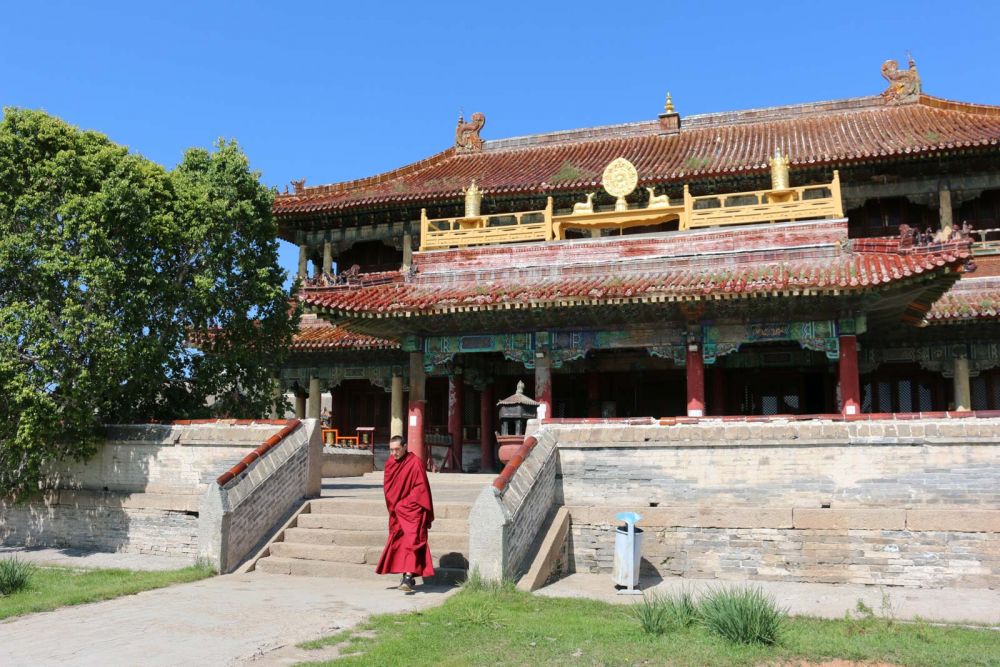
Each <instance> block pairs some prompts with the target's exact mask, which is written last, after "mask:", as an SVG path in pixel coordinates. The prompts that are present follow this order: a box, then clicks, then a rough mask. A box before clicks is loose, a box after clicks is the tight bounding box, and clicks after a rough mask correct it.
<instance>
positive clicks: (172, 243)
mask: <svg viewBox="0 0 1000 667" xmlns="http://www.w3.org/2000/svg"><path fill="white" fill-rule="evenodd" d="M272 200H273V194H272V192H271V191H270V190H269V189H268V188H266V187H264V186H263V185H262V184H261V183H260V181H259V175H258V174H257V173H255V172H252V171H250V169H249V165H248V161H247V159H246V157H245V156H244V155H243V153H242V152H241V151H240V149H239V147H238V146H237V145H236V144H235V143H233V142H224V141H220V142H219V143H218V144H217V145H216V147H215V150H214V151H212V152H210V151H206V150H201V149H191V150H189V151H187V153H186V154H185V155H184V159H183V160H182V162H181V163H180V164H179V165H178V166H177V167H175V168H174V169H173V170H169V171H168V170H166V169H164V168H163V167H161V166H160V165H157V164H155V163H153V162H151V161H149V160H147V159H145V158H143V157H142V156H139V155H136V154H133V153H129V151H128V150H127V149H126V148H125V147H123V146H119V145H116V144H115V143H113V142H112V141H110V140H109V139H108V138H107V137H105V136H104V135H102V134H99V133H96V132H91V131H81V130H79V129H77V128H75V127H72V126H70V125H68V124H66V123H64V122H63V121H61V120H59V119H57V118H54V117H52V116H49V115H47V114H45V113H43V112H39V111H29V110H23V109H5V110H4V117H3V121H2V122H0V493H2V492H15V493H17V492H20V491H25V490H29V489H31V488H34V487H35V485H36V484H37V482H38V481H39V480H40V479H41V478H42V476H43V475H44V474H45V467H46V465H47V464H48V463H49V462H52V461H57V460H60V459H64V458H67V457H73V458H83V457H86V456H87V455H89V454H90V453H92V452H93V451H94V447H95V445H96V443H97V442H98V441H99V438H100V436H101V431H102V424H106V423H115V422H135V421H148V420H166V419H176V418H189V417H199V416H209V411H210V409H209V408H207V407H206V398H207V397H209V396H214V397H215V398H216V401H217V402H216V403H215V405H214V406H213V409H214V410H215V411H216V413H219V412H222V413H226V414H233V415H238V416H245V417H254V416H260V415H262V414H264V413H265V412H266V411H267V410H268V409H269V407H270V403H271V400H272V397H271V383H270V377H272V376H273V375H274V373H275V371H276V370H277V367H278V365H279V364H280V363H281V360H282V358H283V356H284V354H285V351H286V350H287V348H288V344H289V342H290V340H291V336H292V334H293V332H294V330H295V328H296V326H297V321H298V313H297V310H295V309H293V308H292V307H291V306H290V305H289V304H290V295H289V293H288V292H287V291H285V290H284V289H283V287H282V285H283V282H284V278H285V274H284V271H282V270H281V268H280V267H279V266H278V261H277V240H276V236H277V229H276V225H275V223H274V220H273V219H272V217H271V204H272ZM194 343H197V345H195V344H194Z"/></svg>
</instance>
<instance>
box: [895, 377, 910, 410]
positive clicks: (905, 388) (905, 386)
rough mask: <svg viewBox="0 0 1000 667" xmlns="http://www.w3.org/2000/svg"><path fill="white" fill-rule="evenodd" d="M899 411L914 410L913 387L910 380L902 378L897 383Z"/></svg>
mask: <svg viewBox="0 0 1000 667" xmlns="http://www.w3.org/2000/svg"><path fill="white" fill-rule="evenodd" d="M896 395H897V396H898V399H897V400H898V403H897V405H898V406H899V410H898V411H899V412H913V387H912V383H911V382H910V381H909V380H900V381H899V383H898V384H897V385H896Z"/></svg>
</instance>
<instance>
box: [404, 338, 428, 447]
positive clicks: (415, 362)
mask: <svg viewBox="0 0 1000 667" xmlns="http://www.w3.org/2000/svg"><path fill="white" fill-rule="evenodd" d="M426 381H427V374H426V373H425V372H424V353H423V352H411V353H410V397H409V401H407V403H408V405H407V416H406V444H407V449H408V450H409V451H411V452H413V454H414V455H416V456H418V457H420V458H421V459H423V460H424V461H426V460H427V452H426V450H425V448H424V408H425V407H426V404H427V401H426V400H425V398H424V397H425V396H426V394H425V392H426V390H427V388H426Z"/></svg>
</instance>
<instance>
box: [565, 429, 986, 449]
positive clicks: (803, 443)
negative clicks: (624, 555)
mask: <svg viewBox="0 0 1000 667" xmlns="http://www.w3.org/2000/svg"><path fill="white" fill-rule="evenodd" d="M956 437H958V438H961V440H960V441H956ZM997 437H1000V431H998V434H997ZM997 437H993V438H972V437H968V436H955V437H950V438H888V437H886V438H878V437H874V438H848V439H846V440H843V439H836V438H830V439H827V440H812V439H810V440H805V439H789V440H785V441H779V440H777V439H770V440H766V439H756V440H735V439H734V440H696V439H694V438H689V439H684V440H674V441H669V440H651V441H642V442H637V441H634V440H631V441H630V440H623V441H615V442H582V441H576V440H567V439H563V438H560V439H559V441H558V442H557V443H556V447H557V448H558V449H691V448H698V449H712V448H714V449H726V448H733V447H752V448H762V447H834V446H835V447H844V446H855V447H870V446H886V447H889V446H899V445H909V446H913V447H920V446H922V445H935V446H965V445H970V446H987V445H992V446H996V444H997Z"/></svg>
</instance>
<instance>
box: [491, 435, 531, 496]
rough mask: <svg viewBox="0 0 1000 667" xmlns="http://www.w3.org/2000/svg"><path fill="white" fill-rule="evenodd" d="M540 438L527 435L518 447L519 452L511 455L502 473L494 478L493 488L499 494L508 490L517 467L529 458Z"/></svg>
mask: <svg viewBox="0 0 1000 667" xmlns="http://www.w3.org/2000/svg"><path fill="white" fill-rule="evenodd" d="M537 443H538V440H537V439H536V438H535V436H533V435H528V436H525V438H524V442H522V443H521V446H520V447H518V448H517V452H516V453H515V454H514V456H512V457H511V459H510V461H508V462H507V465H505V466H504V467H503V470H501V471H500V474H499V475H497V477H496V479H494V480H493V489H494V492H495V493H496V494H497V495H498V496H502V495H503V494H504V492H506V491H507V487H508V486H509V485H510V481H511V479H513V478H514V475H515V474H516V473H517V469H518V468H520V467H521V464H522V463H524V460H525V459H526V458H528V456H529V455H530V454H531V450H532V449H534V448H535V445H536V444H537Z"/></svg>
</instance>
